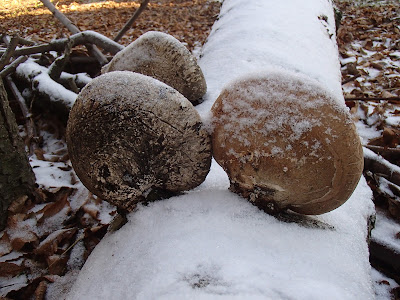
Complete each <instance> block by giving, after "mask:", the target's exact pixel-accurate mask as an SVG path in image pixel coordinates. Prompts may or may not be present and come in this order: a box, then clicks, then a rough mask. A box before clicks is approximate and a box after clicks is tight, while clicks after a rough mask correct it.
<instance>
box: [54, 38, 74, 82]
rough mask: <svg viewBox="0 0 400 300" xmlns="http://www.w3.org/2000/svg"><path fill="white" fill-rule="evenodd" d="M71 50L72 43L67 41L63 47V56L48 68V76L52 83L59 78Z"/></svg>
mask: <svg viewBox="0 0 400 300" xmlns="http://www.w3.org/2000/svg"><path fill="white" fill-rule="evenodd" d="M71 50H72V43H71V41H69V42H68V43H67V45H66V46H65V51H64V55H62V56H60V57H58V58H57V59H56V60H55V61H54V62H53V63H52V64H51V65H50V67H49V76H50V78H51V79H53V80H54V81H57V80H58V79H59V78H60V75H61V72H62V71H63V69H64V67H65V64H66V63H67V62H68V59H69V56H70V54H71Z"/></svg>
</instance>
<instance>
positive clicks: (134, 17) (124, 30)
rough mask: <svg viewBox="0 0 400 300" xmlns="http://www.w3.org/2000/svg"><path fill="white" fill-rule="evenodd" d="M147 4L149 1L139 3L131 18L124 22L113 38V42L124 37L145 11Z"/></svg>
mask: <svg viewBox="0 0 400 300" xmlns="http://www.w3.org/2000/svg"><path fill="white" fill-rule="evenodd" d="M149 2H150V0H143V2H142V3H140V6H139V8H138V9H137V10H136V11H135V13H134V14H133V16H132V17H131V18H130V19H129V20H128V22H126V24H125V25H124V27H123V28H122V29H121V30H120V31H119V32H118V34H117V35H116V36H115V38H114V41H115V42H118V41H119V40H120V39H121V38H122V37H123V36H124V34H125V32H127V31H128V30H129V28H131V26H132V24H133V23H134V22H135V21H136V19H137V18H138V17H139V16H140V14H141V13H142V12H143V11H144V10H145V9H146V7H147V4H149Z"/></svg>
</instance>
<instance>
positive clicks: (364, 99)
mask: <svg viewBox="0 0 400 300" xmlns="http://www.w3.org/2000/svg"><path fill="white" fill-rule="evenodd" d="M344 100H345V101H346V102H347V101H395V102H398V101H400V97H355V98H345V99H344Z"/></svg>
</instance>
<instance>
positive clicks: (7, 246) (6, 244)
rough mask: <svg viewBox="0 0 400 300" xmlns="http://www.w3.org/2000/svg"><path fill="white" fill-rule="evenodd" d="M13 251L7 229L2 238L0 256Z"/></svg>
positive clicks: (0, 239) (0, 240)
mask: <svg viewBox="0 0 400 300" xmlns="http://www.w3.org/2000/svg"><path fill="white" fill-rule="evenodd" d="M11 251H12V246H11V242H10V238H9V236H8V234H7V232H6V231H3V233H2V235H1V238H0V257H1V256H4V255H6V254H8V253H10V252H11Z"/></svg>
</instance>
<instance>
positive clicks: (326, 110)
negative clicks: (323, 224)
mask: <svg viewBox="0 0 400 300" xmlns="http://www.w3.org/2000/svg"><path fill="white" fill-rule="evenodd" d="M212 114H213V126H214V127H213V134H212V146H213V155H214V157H215V159H216V161H217V162H218V163H219V164H220V165H221V166H222V167H223V169H224V170H225V171H226V172H227V174H228V176H229V179H230V182H231V189H232V190H233V191H235V192H237V193H239V194H241V195H242V196H244V197H246V198H248V199H249V200H250V201H252V202H253V203H254V204H255V205H257V206H259V207H261V208H263V209H265V210H267V211H269V212H271V213H275V212H278V211H280V210H284V209H291V210H293V211H295V212H298V213H302V214H311V215H313V214H322V213H325V212H329V211H331V210H333V209H335V208H337V207H339V206H340V205H342V204H343V203H344V202H345V201H346V200H347V199H348V198H349V197H350V196H351V194H352V193H353V191H354V189H355V187H356V186H357V184H358V181H359V179H360V176H361V173H362V169H363V153H362V146H361V143H360V139H359V136H358V134H357V131H356V129H355V126H354V124H353V122H352V120H351V117H350V115H349V112H348V109H347V108H346V106H345V105H344V102H343V101H341V100H340V99H336V98H335V97H334V96H332V95H331V94H330V93H329V92H327V91H326V90H325V88H324V87H323V86H322V85H321V84H319V83H318V82H316V81H314V80H312V79H310V78H308V77H306V76H303V75H298V74H294V73H291V72H288V71H279V72H269V73H262V74H257V75H250V76H248V77H246V78H242V79H240V80H237V81H236V82H234V83H232V84H230V85H228V87H226V88H225V89H224V90H223V91H222V93H221V94H220V96H219V97H218V99H217V100H216V102H215V103H214V105H213V107H212Z"/></svg>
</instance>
